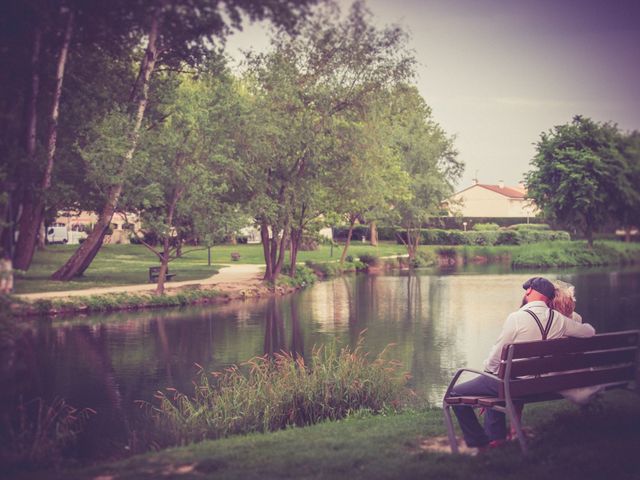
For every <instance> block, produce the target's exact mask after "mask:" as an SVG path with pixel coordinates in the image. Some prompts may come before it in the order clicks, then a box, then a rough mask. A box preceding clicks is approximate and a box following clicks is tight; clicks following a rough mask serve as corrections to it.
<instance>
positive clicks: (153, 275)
mask: <svg viewBox="0 0 640 480" xmlns="http://www.w3.org/2000/svg"><path fill="white" fill-rule="evenodd" d="M159 275H160V267H149V282H150V283H156V282H157V281H158V276H159ZM176 275H177V274H176V273H169V269H168V268H167V273H166V274H165V280H166V281H167V282H168V281H170V280H171V279H172V278H173V277H175V276H176Z"/></svg>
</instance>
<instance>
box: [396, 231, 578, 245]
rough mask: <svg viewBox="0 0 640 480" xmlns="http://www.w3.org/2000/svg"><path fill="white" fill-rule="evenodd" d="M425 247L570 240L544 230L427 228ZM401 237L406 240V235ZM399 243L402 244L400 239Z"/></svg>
mask: <svg viewBox="0 0 640 480" xmlns="http://www.w3.org/2000/svg"><path fill="white" fill-rule="evenodd" d="M420 233H421V239H420V241H421V243H422V244H423V245H523V244H527V243H537V242H546V241H558V240H570V239H571V238H570V236H569V233H568V232H565V231H563V230H544V229H519V230H516V229H513V230H512V229H506V230H480V231H468V232H463V231H460V230H441V229H437V228H427V229H423V230H421V231H420ZM400 236H401V237H402V238H403V239H405V240H406V233H404V232H401V233H400ZM398 243H402V241H401V240H400V239H398Z"/></svg>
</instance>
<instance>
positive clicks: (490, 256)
mask: <svg viewBox="0 0 640 480" xmlns="http://www.w3.org/2000/svg"><path fill="white" fill-rule="evenodd" d="M73 250H74V248H73V246H50V247H48V248H47V249H46V250H45V251H39V252H37V254H36V257H35V260H34V263H33V266H32V268H31V269H30V270H29V271H28V272H25V273H22V274H19V275H17V278H16V285H15V292H16V293H36V292H49V291H51V292H55V291H63V290H79V289H84V288H94V287H108V286H116V285H130V284H140V283H147V282H148V269H149V267H150V266H152V265H156V264H157V259H156V258H155V257H154V256H153V255H152V254H151V253H149V251H148V250H147V249H145V248H144V247H143V246H140V245H106V246H104V247H103V248H102V249H101V251H100V253H99V254H98V256H97V257H96V259H95V260H94V262H93V263H92V265H91V267H90V268H89V269H88V270H87V272H86V273H85V275H84V276H82V277H79V278H78V279H76V280H74V281H71V282H56V281H52V280H50V278H49V277H50V275H51V274H52V273H53V272H54V271H55V270H56V269H57V268H58V267H59V266H60V265H62V264H63V263H64V261H65V260H66V259H67V258H68V257H69V255H71V253H72V252H73ZM420 252H421V255H422V257H424V259H426V261H425V262H423V263H425V266H428V264H429V262H432V263H435V262H436V260H437V259H436V253H438V254H439V255H444V256H449V257H450V258H452V259H455V258H457V259H458V261H459V262H463V263H510V264H511V265H512V266H514V267H533V268H538V267H573V266H596V265H624V264H631V263H640V244H639V243H622V242H616V241H600V242H596V243H595V245H594V248H593V249H589V248H588V246H587V244H586V242H582V241H571V242H569V241H555V242H545V243H536V244H527V245H516V246H506V245H504V246H468V245H467V246H444V247H443V246H435V245H427V246H422V247H420ZM231 253H239V254H240V259H239V261H238V263H247V264H262V263H263V262H264V258H263V252H262V247H261V246H260V245H221V246H216V247H213V248H212V250H211V262H212V263H213V264H216V265H219V264H222V263H231V260H230V259H231ZM340 253H341V249H340V248H339V247H334V248H333V252H332V249H331V246H329V245H321V246H320V248H319V249H318V250H314V251H310V252H300V253H299V255H298V260H299V261H300V262H305V263H307V264H308V265H310V266H312V268H313V269H314V270H316V271H317V272H318V273H321V274H323V275H327V276H331V275H335V274H338V273H339V269H338V268H337V263H336V262H337V261H338V259H339V258H340ZM404 254H406V249H405V248H404V246H403V245H398V244H396V243H392V242H381V243H380V245H379V246H377V247H372V246H370V245H368V244H360V243H355V244H353V245H352V246H351V248H350V249H349V255H350V256H351V257H353V258H354V259H355V260H356V263H357V259H358V258H361V257H363V256H364V257H368V258H382V257H396V256H398V255H404ZM389 262H390V263H391V264H397V262H396V261H395V260H389ZM389 262H387V263H389ZM354 265H355V263H354ZM354 268H355V267H353V268H352V270H353V269H354ZM170 270H171V272H172V273H176V274H177V277H175V280H179V281H184V280H199V279H204V278H207V277H210V276H211V275H213V274H215V273H216V272H217V269H216V266H215V265H213V266H208V255H207V251H206V250H197V251H189V252H188V253H186V254H185V255H184V256H183V257H181V258H179V259H177V260H175V261H174V262H171V264H170Z"/></svg>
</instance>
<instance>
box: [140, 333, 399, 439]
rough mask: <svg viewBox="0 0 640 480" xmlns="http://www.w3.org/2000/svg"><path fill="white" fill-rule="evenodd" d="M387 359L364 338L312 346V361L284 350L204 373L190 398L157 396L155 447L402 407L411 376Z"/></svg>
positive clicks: (172, 393) (170, 393) (177, 394)
mask: <svg viewBox="0 0 640 480" xmlns="http://www.w3.org/2000/svg"><path fill="white" fill-rule="evenodd" d="M386 354H387V349H385V351H383V352H382V353H381V354H380V355H378V356H377V357H376V358H375V359H373V360H370V359H369V358H368V355H367V354H366V353H364V352H363V349H362V341H360V342H359V343H358V346H357V347H356V348H355V349H351V348H348V347H344V348H338V347H337V346H336V345H335V344H331V345H328V346H324V347H320V348H314V350H313V352H312V353H311V356H310V358H309V361H308V362H306V361H305V360H304V359H303V358H302V357H296V356H293V355H291V354H285V353H282V354H279V355H276V356H275V357H274V358H268V357H256V358H253V359H252V360H250V361H249V362H247V363H246V364H244V365H242V366H241V367H237V366H233V367H230V368H227V369H226V370H224V371H222V372H213V373H211V374H208V373H206V372H204V371H200V372H199V378H198V380H197V381H195V382H194V386H195V389H194V395H193V396H191V397H190V396H188V395H186V394H184V393H181V392H178V391H176V390H174V389H167V392H158V394H157V399H158V405H157V406H154V407H152V408H151V409H150V411H151V418H152V422H153V425H154V427H155V430H156V436H157V442H163V443H165V442H168V444H172V445H182V444H186V443H191V442H195V441H199V440H203V439H206V438H220V437H226V436H228V435H233V434H241V433H249V432H268V431H274V430H280V429H283V428H286V427H288V426H298V427H301V426H306V425H312V424H315V423H318V422H320V421H323V420H337V419H341V418H344V417H346V416H347V415H348V414H349V413H351V412H354V411H357V410H360V409H367V410H368V411H370V412H374V413H380V412H382V411H385V410H386V409H397V408H399V407H400V406H402V405H403V404H404V403H405V401H406V400H407V399H408V395H409V393H410V392H409V390H408V389H407V387H406V381H407V375H406V374H405V373H404V372H402V371H401V366H400V364H399V363H398V362H396V361H394V360H389V359H387V358H386Z"/></svg>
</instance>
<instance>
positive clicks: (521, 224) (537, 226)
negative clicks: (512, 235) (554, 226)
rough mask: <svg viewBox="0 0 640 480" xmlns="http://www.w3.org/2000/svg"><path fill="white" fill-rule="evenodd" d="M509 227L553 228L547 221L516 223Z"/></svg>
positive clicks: (515, 228)
mask: <svg viewBox="0 0 640 480" xmlns="http://www.w3.org/2000/svg"><path fill="white" fill-rule="evenodd" d="M507 228H510V229H512V230H551V227H550V226H549V225H547V224H546V223H516V224H515V225H509V227H507Z"/></svg>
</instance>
